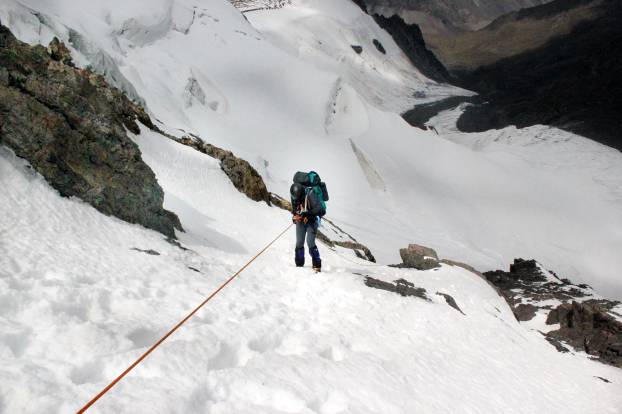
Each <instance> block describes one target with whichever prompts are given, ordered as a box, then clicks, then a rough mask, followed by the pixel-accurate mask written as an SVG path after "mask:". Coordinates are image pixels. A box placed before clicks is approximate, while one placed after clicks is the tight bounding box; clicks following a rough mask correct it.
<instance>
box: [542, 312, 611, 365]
mask: <svg viewBox="0 0 622 414" xmlns="http://www.w3.org/2000/svg"><path fill="white" fill-rule="evenodd" d="M546 323H547V324H559V325H560V327H559V329H557V330H554V331H551V332H548V333H547V337H549V338H552V339H553V340H557V341H563V342H564V343H566V344H569V345H571V346H572V347H573V348H575V349H578V350H582V351H585V352H586V353H587V354H589V355H593V356H595V357H598V358H599V359H600V360H601V361H603V362H606V363H609V364H611V365H614V366H616V367H619V368H622V323H621V322H619V321H617V320H616V319H615V318H613V317H612V316H611V315H609V314H607V312H606V311H605V310H604V309H601V308H600V307H598V306H597V305H589V304H587V303H578V302H574V301H573V302H572V303H564V304H561V305H559V306H558V307H557V308H555V309H553V310H551V312H550V313H549V316H548V318H547V320H546Z"/></svg>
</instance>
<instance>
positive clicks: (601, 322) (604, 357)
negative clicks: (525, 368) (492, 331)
mask: <svg viewBox="0 0 622 414" xmlns="http://www.w3.org/2000/svg"><path fill="white" fill-rule="evenodd" d="M484 275H485V276H486V278H487V279H488V280H489V281H490V282H491V283H493V284H494V285H495V286H497V287H498V288H499V289H500V290H501V292H502V294H503V296H504V297H505V299H506V301H507V302H508V304H509V305H510V307H511V308H512V310H513V312H514V315H515V317H516V319H517V320H518V321H521V322H526V323H527V324H528V325H529V326H533V327H537V326H538V325H539V326H538V330H539V331H540V332H543V333H544V334H546V336H547V339H548V340H549V342H551V343H552V344H553V345H554V346H555V347H556V348H557V349H558V350H559V351H560V352H567V351H568V349H567V348H566V346H565V344H568V345H571V346H572V347H573V348H575V349H577V350H580V351H585V352H587V353H588V354H590V355H595V356H598V357H599V358H600V360H601V361H603V362H606V363H609V364H612V365H615V366H620V367H622V315H620V314H618V313H616V312H615V310H614V309H615V308H616V307H617V306H618V305H620V302H617V301H610V300H606V299H602V298H598V297H595V295H594V293H593V292H592V290H591V288H590V287H589V286H587V285H573V284H572V282H571V281H570V280H568V279H561V278H559V277H558V276H557V275H556V274H555V273H553V272H551V271H547V270H545V269H544V268H543V267H542V266H541V265H540V264H539V263H537V262H536V261H535V260H522V259H516V260H514V263H513V264H512V265H510V271H509V272H504V271H501V270H496V271H491V272H485V273H484ZM544 321H545V323H546V325H544V324H543V323H542V322H544ZM551 329H554V330H551ZM546 331H548V332H546Z"/></svg>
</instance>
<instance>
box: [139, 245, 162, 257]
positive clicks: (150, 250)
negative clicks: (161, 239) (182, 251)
mask: <svg viewBox="0 0 622 414" xmlns="http://www.w3.org/2000/svg"><path fill="white" fill-rule="evenodd" d="M132 250H135V251H137V252H141V253H147V254H149V255H151V256H159V255H160V253H159V252H157V251H155V250H153V249H147V250H143V249H139V248H138V247H132Z"/></svg>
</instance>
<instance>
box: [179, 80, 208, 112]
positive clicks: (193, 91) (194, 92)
mask: <svg viewBox="0 0 622 414" xmlns="http://www.w3.org/2000/svg"><path fill="white" fill-rule="evenodd" d="M195 100H196V101H198V102H199V103H200V104H201V105H205V92H203V88H201V84H200V83H199V82H198V81H197V80H196V78H194V77H190V78H188V83H187V84H186V88H185V89H184V101H185V103H186V108H190V107H191V106H192V103H193V102H194V101H195Z"/></svg>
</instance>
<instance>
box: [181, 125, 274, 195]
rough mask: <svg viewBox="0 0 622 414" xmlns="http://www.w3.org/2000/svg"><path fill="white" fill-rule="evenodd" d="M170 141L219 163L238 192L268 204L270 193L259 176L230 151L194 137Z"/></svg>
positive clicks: (250, 166) (245, 162) (251, 167)
mask: <svg viewBox="0 0 622 414" xmlns="http://www.w3.org/2000/svg"><path fill="white" fill-rule="evenodd" d="M169 137H170V138H171V139H173V140H175V141H177V142H179V143H181V144H183V145H187V146H189V147H192V148H194V149H196V150H197V151H199V152H202V153H203V154H206V155H209V156H210V157H212V158H216V159H217V160H219V161H220V168H221V169H222V170H223V172H224V173H225V174H226V175H227V177H229V179H230V180H231V183H232V184H233V185H234V187H235V188H237V190H238V191H240V192H241V193H243V194H245V195H246V196H247V197H248V198H250V199H251V200H254V201H265V202H266V203H268V204H270V193H269V192H268V189H267V188H266V184H265V183H264V181H263V179H262V178H261V175H259V173H258V172H257V170H256V169H254V168H253V166H252V165H250V164H249V163H248V161H246V160H243V159H241V158H238V157H236V156H235V155H234V154H233V153H232V152H231V151H226V150H223V149H222V148H218V147H217V146H215V145H212V144H208V143H206V142H204V141H203V140H202V139H201V138H199V137H198V136H196V135H192V136H184V137H182V138H176V137H173V136H169Z"/></svg>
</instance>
